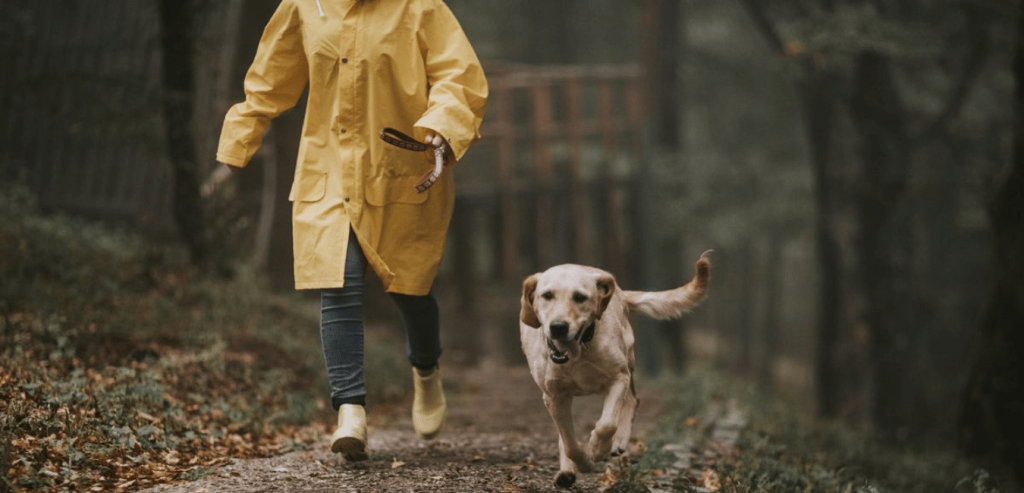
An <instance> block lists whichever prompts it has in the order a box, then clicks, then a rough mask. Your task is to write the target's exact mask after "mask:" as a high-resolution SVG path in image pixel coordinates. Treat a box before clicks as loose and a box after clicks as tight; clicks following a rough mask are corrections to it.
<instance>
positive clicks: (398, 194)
mask: <svg viewBox="0 0 1024 493" xmlns="http://www.w3.org/2000/svg"><path fill="white" fill-rule="evenodd" d="M417 180H419V177H418V176H408V175H401V176H379V177H375V178H368V179H367V180H366V189H365V196H366V203H368V204H370V205H377V206H381V205H388V204H422V203H424V202H426V201H427V196H428V195H430V191H429V190H428V191H426V192H423V193H419V192H417V191H416V188H415V186H416V181H417Z"/></svg>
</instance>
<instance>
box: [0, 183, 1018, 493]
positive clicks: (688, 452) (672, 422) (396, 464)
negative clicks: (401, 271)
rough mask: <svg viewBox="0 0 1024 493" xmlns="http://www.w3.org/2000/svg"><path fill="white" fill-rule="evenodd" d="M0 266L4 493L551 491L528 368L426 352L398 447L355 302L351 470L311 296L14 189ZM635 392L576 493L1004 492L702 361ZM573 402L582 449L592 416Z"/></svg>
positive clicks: (395, 340)
mask: <svg viewBox="0 0 1024 493" xmlns="http://www.w3.org/2000/svg"><path fill="white" fill-rule="evenodd" d="M0 252H2V255H0V493H8V492H30V491H31V492H35V491H46V492H65V491H68V492H70V491H97V492H98V491H139V490H147V491H153V492H161V493H164V492H186V491H187V492H199V491H208V492H211V493H212V492H222V491H223V492H229V493H232V492H246V493H249V492H260V491H312V492H318V491H324V492H326V491H332V492H334V491H359V492H387V491H393V492H431V493H449V492H450V493H455V492H487V491H493V492H535V491H536V492H540V491H555V490H556V488H555V487H554V484H553V478H554V475H555V473H556V469H557V464H558V460H557V437H556V435H555V432H554V425H553V424H552V423H551V419H550V417H548V415H547V412H546V410H545V409H544V406H543V404H542V400H541V396H540V391H539V390H538V389H537V387H536V385H535V384H534V383H533V381H532V379H531V377H530V375H529V372H528V370H527V369H526V367H525V366H523V365H516V364H509V363H507V362H506V364H498V363H493V362H492V363H490V364H488V363H487V362H486V361H485V362H482V364H477V365H470V364H467V362H466V361H463V360H462V359H460V357H459V356H458V355H459V351H458V348H459V344H460V343H464V342H465V341H459V340H457V338H456V340H450V341H449V342H451V344H446V351H447V350H448V349H449V348H451V349H453V351H451V352H450V353H446V356H445V357H444V358H442V364H443V365H444V366H443V370H442V371H444V375H445V385H446V390H447V395H448V397H449V414H448V419H447V422H446V425H445V430H444V431H443V433H442V434H441V436H440V437H438V438H437V439H435V440H433V441H429V442H424V441H421V440H419V439H418V438H417V437H416V436H415V434H414V433H413V431H412V426H411V423H410V419H409V406H410V399H411V398H410V394H411V374H410V372H411V370H410V368H409V366H408V362H407V361H406V360H405V357H404V354H402V351H401V348H402V346H403V344H402V341H401V337H400V336H396V333H398V334H400V332H401V331H400V330H397V331H396V330H394V327H395V325H396V323H395V320H394V319H391V320H388V318H387V317H388V316H391V317H395V315H394V310H393V307H391V306H389V305H388V306H387V309H383V310H377V309H375V308H374V307H372V306H370V303H368V307H367V308H368V314H367V317H368V326H367V344H366V373H367V387H368V390H369V392H370V395H371V402H370V406H369V408H368V409H369V424H370V449H371V455H370V459H369V460H367V461H364V462H361V463H353V464H350V463H346V462H345V461H343V460H342V459H341V458H340V457H338V456H336V455H333V454H331V453H330V451H329V449H328V448H327V437H328V436H329V433H330V431H331V426H332V423H333V421H334V419H333V416H332V411H331V410H330V407H329V405H328V404H327V402H326V399H325V397H324V393H325V389H326V388H327V383H326V379H325V378H324V373H325V372H324V371H323V359H322V355H321V353H320V350H319V334H318V332H317V330H316V326H317V325H316V317H317V300H316V299H315V298H314V297H310V296H305V295H301V294H296V293H287V294H282V293H273V292H270V291H269V290H267V289H265V288H264V287H262V285H263V282H262V281H261V280H260V278H259V276H258V275H257V274H254V273H252V272H249V271H247V270H246V269H245V268H244V267H243V268H237V269H235V270H234V271H233V272H232V273H231V275H222V274H218V275H213V274H211V273H204V272H200V271H199V270H198V269H196V268H194V267H193V266H191V265H190V264H189V262H188V260H187V256H183V255H182V254H181V250H180V248H175V247H173V246H170V247H168V246H167V245H162V244H156V243H154V242H150V241H146V240H145V239H142V238H139V237H138V236H137V235H133V234H131V233H128V232H124V231H118V230H116V229H112V228H110V227H108V226H104V225H99V224H94V223H89V222H87V221H83V220H81V219H79V218H70V217H63V216H59V215H53V214H44V213H42V212H41V211H39V210H38V208H37V207H36V206H35V203H34V199H33V198H32V197H31V195H30V194H28V193H27V192H26V191H25V190H24V189H23V188H18V187H10V188H6V187H3V186H0ZM515 294H516V293H512V295H500V296H490V297H489V298H493V299H489V300H481V301H483V302H487V303H493V304H494V305H495V306H501V307H504V308H503V309H507V311H510V312H511V314H508V313H503V314H502V315H501V316H494V317H490V318H492V319H493V320H491V321H486V323H490V324H494V326H486V325H485V326H478V325H470V327H473V328H474V329H478V330H477V332H479V334H477V337H479V338H480V341H477V342H482V343H485V344H491V345H495V346H497V347H499V348H505V349H508V348H514V346H516V345H517V339H518V337H517V335H518V334H517V332H516V328H515V327H516V320H515V313H517V308H518V298H517V297H516V296H515ZM378 298H384V297H382V296H380V297H378ZM481 298H483V296H482V295H481ZM384 301H388V300H386V299H385V300H384ZM442 304H445V302H444V300H442ZM385 305H387V304H386V303H385ZM490 308H491V307H488V310H489V311H488V313H492V314H493V313H495V312H494V311H490ZM442 311H443V312H444V313H446V314H449V315H452V317H451V318H450V319H449V320H456V321H455V322H452V323H458V322H457V319H458V316H459V315H458V314H459V311H458V308H457V307H455V308H453V307H452V305H451V304H449V305H447V306H446V307H443V308H442ZM387 313H390V314H391V315H386V314H387ZM470 347H472V345H470ZM463 353H465V351H463ZM639 357H641V358H642V357H643V356H642V355H639ZM638 390H639V392H640V396H641V400H642V402H641V406H640V410H639V414H638V417H637V420H636V428H635V430H636V431H635V433H634V437H635V438H636V440H634V442H633V443H632V447H631V451H630V452H631V453H630V455H629V457H628V459H627V460H615V461H611V462H610V463H607V464H602V465H600V466H599V468H598V470H597V471H595V472H593V473H587V474H582V475H580V476H579V477H578V478H577V484H576V485H574V486H573V487H572V491H602V490H603V491H608V492H611V493H622V492H641V491H643V492H652V493H654V492H659V491H679V492H718V491H722V492H740V493H748V492H750V493H754V492H785V493H789V492H827V493H833V492H834V493H882V492H908V493H917V492H920V493H932V492H951V493H992V492H997V491H1001V492H1004V493H1009V492H1014V491H1018V490H1017V489H1015V488H1016V486H1015V485H1013V483H1012V482H1011V481H1010V480H1009V479H1008V478H1009V477H1010V476H1009V475H1008V474H1007V473H1006V471H995V470H990V469H986V467H985V465H984V464H982V463H978V462H976V461H973V460H970V459H967V458H964V457H962V456H960V455H959V454H957V453H956V452H955V451H952V450H948V449H947V448H943V447H941V446H937V445H935V444H929V443H892V442H883V441H880V440H878V439H877V438H876V437H873V436H871V435H870V434H867V433H863V432H858V431H854V430H850V429H848V428H845V427H843V426H841V425H839V424H837V423H831V422H825V421H821V420H816V419H813V418H811V417H809V416H807V414H806V413H802V412H799V411H796V410H795V409H800V408H804V407H805V406H802V405H800V403H799V402H796V403H794V402H782V401H781V400H780V399H779V397H778V395H777V394H774V393H772V392H771V391H770V389H764V388H759V387H757V386H756V385H752V384H750V383H748V382H745V381H743V380H742V379H739V378H734V377H732V376H727V375H726V374H723V373H722V372H721V371H720V370H718V369H714V368H710V367H703V366H701V364H700V363H699V362H692V363H691V364H690V370H689V371H688V372H687V373H685V374H683V375H664V376H661V377H658V378H656V379H654V378H650V377H647V376H644V375H641V377H640V378H639V380H638ZM578 402H579V405H577V406H576V410H575V411H576V412H575V415H576V424H577V425H578V427H579V428H580V436H582V437H586V436H587V434H589V431H590V428H592V427H593V424H594V422H595V421H596V419H597V416H598V415H599V407H600V400H599V399H598V398H596V397H590V398H584V399H580V400H579V401H578Z"/></svg>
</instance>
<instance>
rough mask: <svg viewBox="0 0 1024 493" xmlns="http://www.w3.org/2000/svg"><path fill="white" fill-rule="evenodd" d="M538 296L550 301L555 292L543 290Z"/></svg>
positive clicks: (553, 297)
mask: <svg viewBox="0 0 1024 493" xmlns="http://www.w3.org/2000/svg"><path fill="white" fill-rule="evenodd" d="M540 297H541V298H544V299H545V300H548V301H551V300H553V299H555V293H552V292H551V291H545V292H544V294H542V295H540Z"/></svg>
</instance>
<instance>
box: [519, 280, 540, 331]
mask: <svg viewBox="0 0 1024 493" xmlns="http://www.w3.org/2000/svg"><path fill="white" fill-rule="evenodd" d="M536 290H537V274H534V275H532V276H530V277H527V278H526V280H525V281H523V298H522V301H521V303H522V305H523V306H522V308H521V309H520V310H519V321H521V322H523V323H524V324H526V325H529V326H530V327H533V328H535V329H537V328H540V319H538V318H537V312H535V311H533V293H534V291H536Z"/></svg>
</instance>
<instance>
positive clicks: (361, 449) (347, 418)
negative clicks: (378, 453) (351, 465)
mask: <svg viewBox="0 0 1024 493" xmlns="http://www.w3.org/2000/svg"><path fill="white" fill-rule="evenodd" d="M331 452H334V453H336V454H339V453H340V454H341V456H342V457H344V458H345V460H347V461H351V462H354V461H360V460H366V459H367V457H368V456H367V454H366V410H365V409H363V406H360V405H358V404H342V405H341V407H339V408H338V428H337V429H336V430H334V435H333V436H331Z"/></svg>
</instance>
